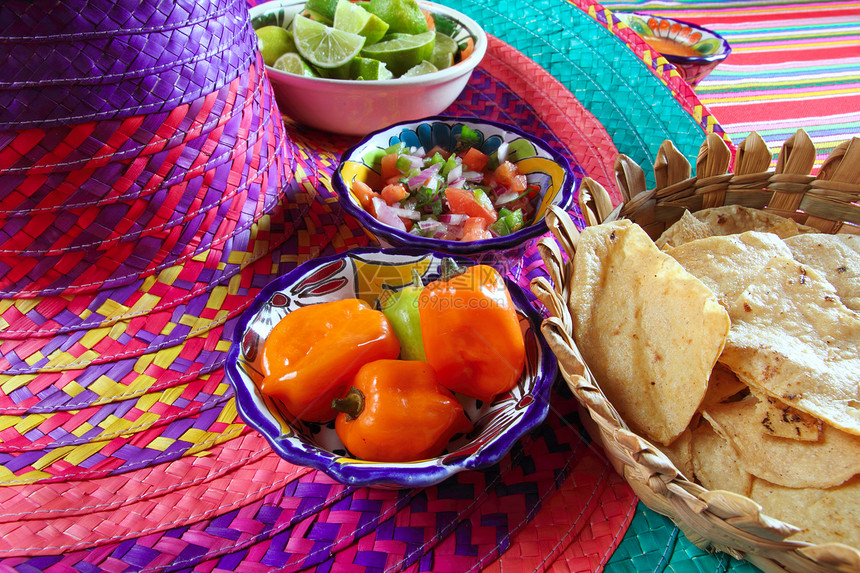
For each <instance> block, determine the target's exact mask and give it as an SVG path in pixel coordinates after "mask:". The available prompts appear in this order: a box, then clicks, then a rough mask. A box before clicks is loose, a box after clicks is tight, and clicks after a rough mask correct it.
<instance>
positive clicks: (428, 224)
mask: <svg viewBox="0 0 860 573" xmlns="http://www.w3.org/2000/svg"><path fill="white" fill-rule="evenodd" d="M416 224H417V225H418V228H419V229H421V231H422V232H423V233H425V234H430V235H433V236H434V237H435V236H436V234H437V233H442V234H445V233H447V232H448V226H447V225H445V223H442V222H440V221H435V220H433V219H427V220H426V221H418V223H416Z"/></svg>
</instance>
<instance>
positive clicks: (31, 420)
mask: <svg viewBox="0 0 860 573" xmlns="http://www.w3.org/2000/svg"><path fill="white" fill-rule="evenodd" d="M211 376H212V375H211V374H205V375H203V376H200V380H202V381H203V382H204V383H205V381H207V380H209V378H211ZM193 384H194V385H195V386H200V385H201V384H200V383H199V382H197V381H195V382H194V383H193ZM189 386H190V384H180V385H178V386H174V387H172V388H167V389H166V390H162V391H160V392H152V393H148V394H144V395H143V396H141V397H140V398H138V400H137V401H136V402H135V404H134V406H132V407H131V408H130V409H129V410H128V412H127V413H126V414H125V415H126V416H127V417H129V418H132V419H126V418H119V417H117V416H114V415H110V416H108V417H106V418H105V419H103V420H101V421H100V422H98V423H97V424H96V425H92V424H90V423H89V422H87V421H84V422H80V421H79V420H77V417H78V416H79V414H80V413H81V412H83V411H84V410H68V411H63V412H52V413H49V414H27V415H24V416H4V415H0V432H6V431H7V430H10V429H12V430H14V431H15V432H16V433H18V434H20V435H24V434H27V433H30V432H33V431H36V432H39V434H41V435H45V434H47V433H48V432H51V431H53V430H54V429H56V428H58V427H60V428H64V429H65V431H67V432H69V433H70V434H73V435H75V436H78V437H81V436H83V435H85V434H87V433H89V432H92V431H93V429H95V428H98V429H100V430H101V431H100V432H99V433H98V434H96V435H93V436H91V437H89V438H87V439H86V442H88V443H89V442H101V441H105V440H110V439H113V438H117V437H120V436H122V437H129V436H131V435H133V434H136V433H140V432H143V431H145V430H148V429H149V428H151V427H152V426H153V425H154V424H156V423H157V422H161V423H167V422H170V421H171V420H172V419H173V418H175V417H176V416H174V417H171V418H165V416H164V414H163V413H162V412H163V410H164V407H165V406H171V405H172V404H174V403H175V402H176V401H177V400H178V399H180V398H181V397H182V396H183V395H184V394H186V392H187V390H188V387H189ZM229 387H230V385H229V384H228V383H226V382H220V383H218V384H217V385H216V386H215V388H213V389H212V390H211V391H209V392H207V395H209V396H212V397H219V396H224V395H225V394H226V392H227V389H228V388H229ZM186 415H187V414H182V413H179V414H177V416H186ZM65 418H69V420H68V421H66V422H65V423H62V422H59V423H58V421H57V420H63V419H65ZM70 423H77V424H78V425H77V426H75V427H74V428H65V426H66V424H70ZM78 446H79V444H76V445H75V447H78ZM37 449H38V448H37Z"/></svg>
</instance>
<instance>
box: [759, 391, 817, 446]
mask: <svg viewBox="0 0 860 573" xmlns="http://www.w3.org/2000/svg"><path fill="white" fill-rule="evenodd" d="M753 395H755V397H756V398H757V399H758V402H756V417H757V418H758V419H759V421H760V423H761V426H760V427H761V431H762V432H764V433H766V434H768V435H769V436H775V437H777V438H786V439H789V440H801V441H804V442H816V441H818V439H819V437H820V435H821V425H822V422H821V420H819V419H818V418H816V417H815V416H811V415H809V414H807V413H806V412H801V411H800V410H798V409H797V408H792V407H791V406H789V405H788V404H785V403H783V402H782V401H780V400H777V399H776V398H774V397H773V396H768V395H767V394H763V393H760V392H758V391H757V390H753Z"/></svg>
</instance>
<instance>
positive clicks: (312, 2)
mask: <svg viewBox="0 0 860 573" xmlns="http://www.w3.org/2000/svg"><path fill="white" fill-rule="evenodd" d="M336 7H337V0H308V1H307V2H306V3H305V10H307V11H308V12H310V13H311V14H313V15H314V16H316V19H318V20H321V21H323V22H328V23H329V24H331V23H332V22H333V21H334V11H335V8H336Z"/></svg>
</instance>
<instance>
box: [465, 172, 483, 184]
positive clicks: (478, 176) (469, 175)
mask: <svg viewBox="0 0 860 573" xmlns="http://www.w3.org/2000/svg"><path fill="white" fill-rule="evenodd" d="M463 179H465V180H466V181H470V182H472V183H475V182H479V181H483V180H484V174H483V173H480V172H478V171H463Z"/></svg>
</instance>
